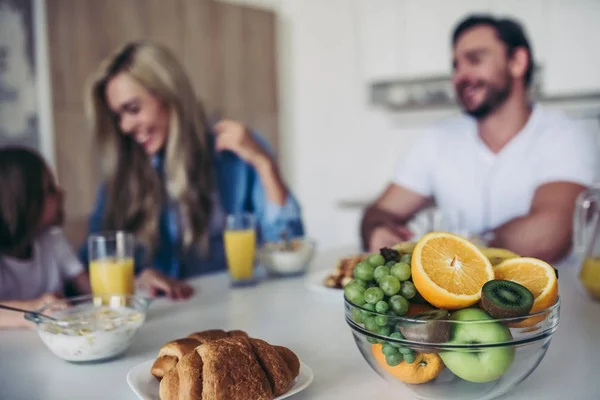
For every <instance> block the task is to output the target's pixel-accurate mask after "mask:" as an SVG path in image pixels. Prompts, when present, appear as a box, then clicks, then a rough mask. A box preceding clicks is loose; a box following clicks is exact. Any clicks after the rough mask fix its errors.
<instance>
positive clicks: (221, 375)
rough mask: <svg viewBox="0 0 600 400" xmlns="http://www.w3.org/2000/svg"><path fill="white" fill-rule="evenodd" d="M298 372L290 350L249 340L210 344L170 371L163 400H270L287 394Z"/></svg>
mask: <svg viewBox="0 0 600 400" xmlns="http://www.w3.org/2000/svg"><path fill="white" fill-rule="evenodd" d="M299 372H300V360H298V357H297V356H296V355H295V354H294V352H292V351H291V350H290V349H288V348H286V347H283V346H272V345H270V344H269V343H267V342H265V341H264V340H260V339H255V338H248V337H246V336H233V337H226V338H222V339H218V340H213V341H208V342H206V343H204V344H201V345H199V346H198V347H196V348H195V349H194V350H193V351H192V352H190V353H188V354H186V355H184V356H183V358H182V359H181V360H180V361H179V362H178V363H177V364H176V366H175V367H174V368H171V369H170V370H169V372H168V373H167V374H166V375H165V376H164V378H163V379H162V380H161V382H160V391H159V392H160V393H159V394H160V399H161V400H183V399H185V400H188V399H190V400H191V399H198V400H200V399H201V400H247V399H252V400H254V399H256V400H269V399H274V398H275V397H276V396H279V395H282V394H284V393H286V392H287V391H288V390H289V389H290V387H291V385H292V384H293V382H294V380H295V379H296V377H297V376H298V374H299Z"/></svg>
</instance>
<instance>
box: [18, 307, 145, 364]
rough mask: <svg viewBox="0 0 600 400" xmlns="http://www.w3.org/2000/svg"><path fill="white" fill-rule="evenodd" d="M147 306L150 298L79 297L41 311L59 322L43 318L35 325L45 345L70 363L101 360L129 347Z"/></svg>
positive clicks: (40, 311)
mask: <svg viewBox="0 0 600 400" xmlns="http://www.w3.org/2000/svg"><path fill="white" fill-rule="evenodd" d="M148 305H149V300H148V299H146V298H144V297H141V296H134V295H125V296H124V295H108V296H106V295H104V296H94V295H85V296H78V297H72V298H68V299H62V300H59V301H56V302H53V303H51V304H48V305H46V306H44V307H43V308H41V309H40V310H38V312H39V313H42V314H44V315H47V316H49V317H51V318H54V319H56V321H54V320H50V319H46V318H41V319H36V320H35V321H34V322H36V329H37V332H38V335H39V336H40V338H41V339H42V341H43V342H44V344H45V345H46V346H47V347H48V349H50V351H52V353H54V354H55V355H57V356H58V357H60V358H62V359H64V360H66V361H71V362H89V361H99V360H105V359H109V358H113V357H116V356H118V355H120V354H122V353H123V352H125V350H127V349H128V348H129V346H130V344H131V340H132V338H133V337H134V336H135V334H136V333H137V331H138V329H139V327H140V326H141V325H142V324H143V323H144V320H145V318H146V311H147V309H148ZM28 319H30V318H28Z"/></svg>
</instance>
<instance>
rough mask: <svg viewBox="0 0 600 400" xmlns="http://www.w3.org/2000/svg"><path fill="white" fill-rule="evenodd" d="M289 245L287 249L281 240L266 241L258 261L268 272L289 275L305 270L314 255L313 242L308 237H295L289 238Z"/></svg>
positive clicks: (298, 273) (301, 272)
mask: <svg viewBox="0 0 600 400" xmlns="http://www.w3.org/2000/svg"><path fill="white" fill-rule="evenodd" d="M289 245H290V247H291V248H289V249H288V248H286V245H285V244H284V243H283V242H267V243H265V244H264V245H263V246H262V248H261V249H260V251H259V257H260V261H261V263H262V264H263V265H264V266H265V268H266V269H267V271H268V272H269V274H271V275H278V276H289V275H300V274H303V273H305V272H306V270H307V269H308V266H309V264H310V261H311V259H312V258H313V255H314V251H315V242H314V241H313V240H311V239H308V238H297V239H292V240H290V243H289Z"/></svg>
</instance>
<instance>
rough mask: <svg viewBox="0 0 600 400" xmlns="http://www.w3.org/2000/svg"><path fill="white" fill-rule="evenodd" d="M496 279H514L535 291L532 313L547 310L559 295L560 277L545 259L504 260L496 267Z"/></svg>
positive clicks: (522, 258)
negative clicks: (557, 276) (557, 277)
mask: <svg viewBox="0 0 600 400" xmlns="http://www.w3.org/2000/svg"><path fill="white" fill-rule="evenodd" d="M494 274H495V276H496V279H505V280H509V281H514V282H517V283H520V284H521V285H523V286H525V287H526V288H527V289H529V290H531V293H533V298H534V302H533V307H532V308H531V311H530V313H535V312H537V311H541V310H545V309H546V308H548V307H550V306H552V305H554V303H555V302H556V298H557V297H558V279H556V272H555V271H554V268H553V267H552V266H551V265H550V264H548V263H547V262H545V261H542V260H539V259H537V258H531V257H518V258H511V259H508V260H504V261H503V262H501V263H500V264H498V265H496V266H495V267H494Z"/></svg>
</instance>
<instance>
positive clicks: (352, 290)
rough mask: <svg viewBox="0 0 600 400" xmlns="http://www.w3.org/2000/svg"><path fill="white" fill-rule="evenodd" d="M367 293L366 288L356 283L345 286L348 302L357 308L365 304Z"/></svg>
mask: <svg viewBox="0 0 600 400" xmlns="http://www.w3.org/2000/svg"><path fill="white" fill-rule="evenodd" d="M365 291H366V290H365V288H364V287H362V286H359V285H357V284H356V283H354V284H347V285H346V286H344V296H346V298H347V299H348V301H350V302H351V303H352V304H356V305H357V306H362V305H363V304H365V296H364V294H365Z"/></svg>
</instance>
